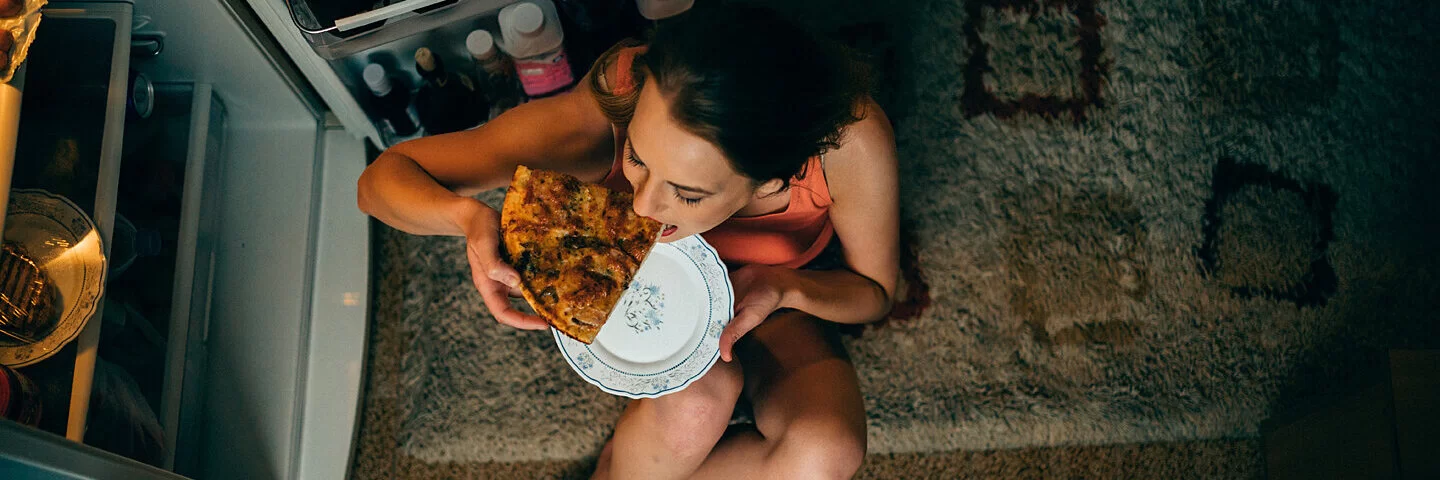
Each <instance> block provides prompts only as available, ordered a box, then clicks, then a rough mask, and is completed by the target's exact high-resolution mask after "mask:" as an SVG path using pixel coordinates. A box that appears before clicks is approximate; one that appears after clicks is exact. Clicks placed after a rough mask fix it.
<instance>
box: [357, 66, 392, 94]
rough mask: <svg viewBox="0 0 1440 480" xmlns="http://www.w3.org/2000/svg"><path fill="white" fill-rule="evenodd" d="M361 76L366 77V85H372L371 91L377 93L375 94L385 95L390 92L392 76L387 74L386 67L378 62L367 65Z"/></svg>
mask: <svg viewBox="0 0 1440 480" xmlns="http://www.w3.org/2000/svg"><path fill="white" fill-rule="evenodd" d="M360 76H361V77H364V78H365V86H367V87H370V91H371V92H373V93H375V96H378V97H383V96H386V95H389V94H390V88H391V87H390V76H389V75H386V74H385V67H382V66H380V64H378V63H372V64H369V65H366V66H365V72H364V73H362V74H361V75H360Z"/></svg>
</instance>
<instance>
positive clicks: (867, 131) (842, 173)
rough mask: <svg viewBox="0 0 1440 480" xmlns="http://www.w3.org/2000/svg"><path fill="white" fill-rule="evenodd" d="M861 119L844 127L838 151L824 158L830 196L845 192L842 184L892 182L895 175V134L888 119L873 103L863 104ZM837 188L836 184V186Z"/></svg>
mask: <svg viewBox="0 0 1440 480" xmlns="http://www.w3.org/2000/svg"><path fill="white" fill-rule="evenodd" d="M863 106H864V110H863V116H862V117H861V119H860V120H859V121H856V122H855V123H852V124H850V125H847V126H846V127H845V130H844V132H843V133H842V134H841V137H840V147H839V148H836V149H835V150H833V151H831V152H829V153H827V154H825V177H826V179H827V180H828V181H829V183H830V184H831V189H830V191H831V196H832V197H833V196H836V195H837V194H839V192H837V190H838V191H840V192H843V191H844V190H845V185H844V183H847V182H856V181H868V180H867V179H870V180H876V179H887V178H894V176H895V175H896V173H895V170H896V163H897V160H896V153H895V131H894V129H893V128H892V127H891V125H890V117H888V116H886V115H885V110H884V109H882V108H881V107H880V105H879V104H878V103H875V101H874V100H873V99H869V98H867V99H866V100H865V101H864V105H863ZM837 181H838V182H840V184H838V185H837V184H836V182H837Z"/></svg>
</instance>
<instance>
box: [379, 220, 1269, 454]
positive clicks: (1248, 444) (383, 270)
mask: <svg viewBox="0 0 1440 480" xmlns="http://www.w3.org/2000/svg"><path fill="white" fill-rule="evenodd" d="M374 228H375V235H374V241H375V245H376V246H377V247H378V248H376V249H375V252H374V253H375V259H374V262H373V268H372V271H373V275H374V278H375V279H376V282H375V284H374V290H375V291H374V292H373V293H374V295H375V296H373V297H372V298H375V299H376V304H375V309H374V310H372V312H373V315H372V317H371V323H370V330H369V331H370V349H369V351H368V352H367V353H368V354H367V357H366V382H365V395H364V400H363V402H362V404H361V412H360V417H361V418H360V423H359V436H358V437H357V439H356V448H355V452H354V454H355V457H354V462H353V463H352V466H351V471H350V477H351V478H356V479H360V480H369V479H375V480H412V479H415V480H420V479H424V480H435V479H461V478H465V479H487V478H495V479H519V478H524V479H540V478H554V479H583V478H588V477H589V474H590V471H591V470H592V469H593V468H594V464H595V458H594V455H593V454H592V455H587V456H585V457H582V458H577V459H574V460H551V461H514V462H427V461H424V460H421V459H419V458H416V457H414V456H411V455H409V454H407V453H405V451H404V449H403V448H402V446H401V441H400V435H399V432H400V429H401V415H400V411H399V399H400V398H401V396H402V395H401V389H402V386H401V382H400V375H399V374H400V361H399V360H400V358H401V357H402V356H403V352H404V348H405V347H404V346H405V339H404V338H403V337H404V333H403V331H404V328H403V326H402V325H401V321H402V320H401V315H400V312H401V306H402V303H403V302H402V300H401V296H400V295H399V294H398V292H400V291H402V286H403V285H404V284H405V282H406V281H407V279H406V278H405V276H404V274H403V272H401V271H400V269H399V268H398V267H399V266H400V265H402V264H403V261H404V260H403V256H402V255H401V253H402V251H403V250H404V249H405V248H406V245H405V242H406V240H407V239H409V238H411V237H408V236H407V235H405V234H403V233H398V232H396V231H394V230H391V229H389V228H388V227H384V226H383V225H380V224H378V223H376V224H375V227H374ZM594 453H598V451H596V452H594ZM1262 463H1263V462H1262V455H1261V451H1260V443H1259V441H1258V440H1256V439H1232V440H1213V441H1196V442H1182V443H1162V444H1149V445H1095V446H1082V447H1049V448H1044V447H1041V448H1025V449H1013V450H993V451H981V452H964V451H949V452H941V451H937V452H929V453H900V454H871V455H869V456H868V457H867V458H866V461H865V464H864V466H863V467H862V468H861V470H860V472H859V475H858V476H857V478H862V479H871V478H873V479H898V478H904V479H927V478H934V479H958V478H977V479H983V478H994V479H1025V478H1169V479H1184V478H1209V479H1259V478H1263V474H1262V471H1263V470H1262V467H1263V465H1262Z"/></svg>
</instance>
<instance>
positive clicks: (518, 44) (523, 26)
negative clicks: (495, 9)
mask: <svg viewBox="0 0 1440 480" xmlns="http://www.w3.org/2000/svg"><path fill="white" fill-rule="evenodd" d="M496 19H497V20H499V22H500V35H498V36H497V37H496V38H495V46H497V47H500V50H503V51H504V52H505V53H507V54H510V56H512V57H515V58H516V59H523V58H528V57H533V56H536V55H541V54H544V53H546V52H549V51H552V50H555V49H558V48H561V47H562V46H563V43H564V41H565V32H564V31H563V30H561V29H560V16H559V13H558V12H557V11H556V10H555V4H554V3H551V2H550V1H549V0H532V1H528V2H525V1H522V2H517V3H512V4H510V5H509V6H507V7H505V8H502V9H500V14H499V15H497V18H496Z"/></svg>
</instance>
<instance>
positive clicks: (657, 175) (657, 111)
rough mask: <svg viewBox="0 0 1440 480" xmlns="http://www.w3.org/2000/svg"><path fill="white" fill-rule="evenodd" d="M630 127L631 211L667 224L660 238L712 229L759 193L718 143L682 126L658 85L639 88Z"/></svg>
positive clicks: (627, 157)
mask: <svg viewBox="0 0 1440 480" xmlns="http://www.w3.org/2000/svg"><path fill="white" fill-rule="evenodd" d="M649 80H650V81H647V82H646V84H647V85H654V84H655V83H654V81H653V78H651V79H649ZM628 132H629V134H628V135H627V136H628V137H629V140H628V141H627V142H626V144H625V151H624V155H625V168H624V172H625V178H626V179H628V180H629V181H630V185H631V186H632V187H634V189H635V213H636V214H639V215H641V216H644V217H650V218H652V219H654V220H656V221H659V222H661V223H663V224H665V227H664V230H663V231H662V233H661V236H660V241H661V242H672V241H675V240H678V239H681V238H684V237H687V236H690V235H694V234H697V233H704V232H706V231H708V230H710V229H712V228H715V226H716V225H719V224H720V223H721V222H724V221H725V220H726V219H728V218H730V216H731V215H734V214H735V212H737V211H739V210H740V209H741V208H743V207H744V206H745V205H747V204H749V202H750V200H751V199H752V198H754V197H755V196H756V194H757V189H756V186H755V182H754V181H752V180H750V179H749V178H748V177H745V176H744V175H741V174H740V173H739V172H736V171H735V169H734V168H733V167H731V166H730V162H729V161H728V160H726V158H725V155H724V154H723V153H721V151H720V149H719V148H718V147H716V146H715V145H713V144H711V143H710V142H708V141H706V140H705V139H702V138H700V137H698V136H696V135H695V134H692V133H690V132H688V131H686V130H685V129H684V128H681V126H680V124H679V123H678V122H676V121H675V119H674V118H672V117H671V116H670V108H669V103H668V100H667V99H666V98H665V97H664V96H663V95H662V94H661V92H660V89H659V88H654V87H652V88H645V89H642V90H641V92H640V100H639V102H638V103H636V104H635V115H634V116H633V117H632V118H631V120H630V127H629V130H628Z"/></svg>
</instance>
